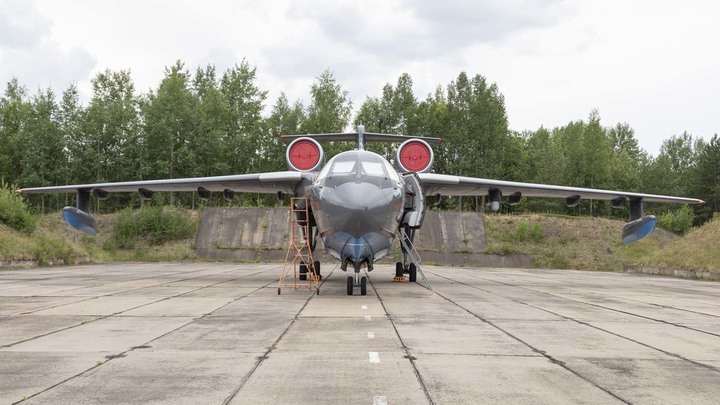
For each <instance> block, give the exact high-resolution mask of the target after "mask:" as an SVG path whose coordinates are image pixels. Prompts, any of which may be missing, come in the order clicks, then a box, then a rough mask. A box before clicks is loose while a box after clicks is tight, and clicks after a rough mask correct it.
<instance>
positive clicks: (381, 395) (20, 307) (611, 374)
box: [0, 263, 720, 404]
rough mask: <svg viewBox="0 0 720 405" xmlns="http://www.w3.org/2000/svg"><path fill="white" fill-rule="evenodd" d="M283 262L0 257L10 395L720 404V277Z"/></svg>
mask: <svg viewBox="0 0 720 405" xmlns="http://www.w3.org/2000/svg"><path fill="white" fill-rule="evenodd" d="M281 267H282V265H279V264H227V263H193V264H170V263H161V264H135V263H132V264H131V263H124V264H106V265H88V266H76V267H55V268H40V269H31V270H12V271H0V404H11V403H17V402H20V401H22V403H23V404H25V403H27V404H63V403H73V404H100V403H103V404H124V403H157V404H160V403H170V404H245V403H252V404H276V403H284V404H289V403H313V404H324V403H327V404H337V403H366V404H423V403H431V404H446V403H447V404H450V403H452V404H456V403H472V404H475V403H492V404H496V403H501V404H502V403H506V404H542V403H547V404H605V403H607V404H622V403H626V404H627V403H632V404H673V403H675V404H687V403H697V404H714V403H718V401H719V400H720V284H718V283H713V282H698V281H690V280H681V279H673V278H660V277H651V276H641V275H634V274H618V273H595V272H581V271H567V270H563V271H553V270H520V269H475V268H473V269H468V268H452V267H431V266H428V267H427V268H426V274H427V276H428V279H429V280H430V281H431V282H432V284H433V287H434V288H435V290H436V291H437V294H435V295H432V294H431V293H430V292H428V291H427V290H425V289H424V288H422V287H421V286H419V285H417V284H410V283H394V282H392V276H393V275H394V266H393V267H392V268H391V266H389V265H378V266H376V269H375V271H373V272H372V273H370V281H371V283H370V285H369V287H368V295H367V296H364V297H362V296H358V295H356V296H352V297H349V296H347V295H346V292H345V277H346V274H345V273H344V272H342V271H341V270H340V269H339V268H338V267H337V266H335V264H334V263H326V264H324V266H323V274H324V275H325V280H324V281H323V284H322V286H321V293H320V295H319V296H318V295H313V294H311V292H310V291H308V290H304V289H301V290H297V291H293V290H289V289H284V290H283V291H282V295H277V287H276V283H277V278H278V277H279V275H280V269H281Z"/></svg>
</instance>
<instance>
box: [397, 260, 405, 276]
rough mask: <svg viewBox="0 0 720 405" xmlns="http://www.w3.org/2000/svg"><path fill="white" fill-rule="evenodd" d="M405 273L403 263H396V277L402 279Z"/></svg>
mask: <svg viewBox="0 0 720 405" xmlns="http://www.w3.org/2000/svg"><path fill="white" fill-rule="evenodd" d="M403 273H405V269H404V268H403V264H402V262H397V263H395V277H402V276H403Z"/></svg>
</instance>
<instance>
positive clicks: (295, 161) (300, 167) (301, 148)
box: [285, 137, 325, 172]
mask: <svg viewBox="0 0 720 405" xmlns="http://www.w3.org/2000/svg"><path fill="white" fill-rule="evenodd" d="M285 160H286V161H287V165H288V170H293V171H296V172H314V171H318V170H320V169H322V167H323V166H324V165H325V151H323V148H322V146H320V143H318V141H316V140H314V139H312V138H305V137H303V138H298V139H296V140H294V141H292V142H291V143H290V145H289V146H288V148H287V151H286V152H285Z"/></svg>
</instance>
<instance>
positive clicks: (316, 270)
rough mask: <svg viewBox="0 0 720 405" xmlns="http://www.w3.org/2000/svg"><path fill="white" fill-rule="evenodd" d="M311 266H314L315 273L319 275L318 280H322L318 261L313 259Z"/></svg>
mask: <svg viewBox="0 0 720 405" xmlns="http://www.w3.org/2000/svg"><path fill="white" fill-rule="evenodd" d="M313 267H315V275H317V276H319V277H320V280H322V276H320V261H319V260H315V261H314V262H313Z"/></svg>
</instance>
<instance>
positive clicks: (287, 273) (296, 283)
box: [278, 197, 320, 295]
mask: <svg viewBox="0 0 720 405" xmlns="http://www.w3.org/2000/svg"><path fill="white" fill-rule="evenodd" d="M309 214H310V209H309V208H308V201H307V198H295V197H293V198H291V199H290V232H289V234H288V238H289V245H288V250H287V254H286V255H285V264H284V265H283V269H282V273H280V280H279V281H278V295H279V294H280V291H281V290H282V288H285V287H288V288H289V287H292V288H293V289H295V290H297V289H298V288H308V289H309V290H311V291H312V290H314V291H315V292H316V293H317V294H318V295H320V276H319V275H318V274H317V272H316V269H315V265H314V263H315V262H314V260H313V255H312V249H311V246H310V231H311V229H310V215H309ZM300 267H303V270H305V271H304V272H300V271H299V268H300ZM302 274H304V275H306V280H301V279H300V277H298V276H299V275H302Z"/></svg>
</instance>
